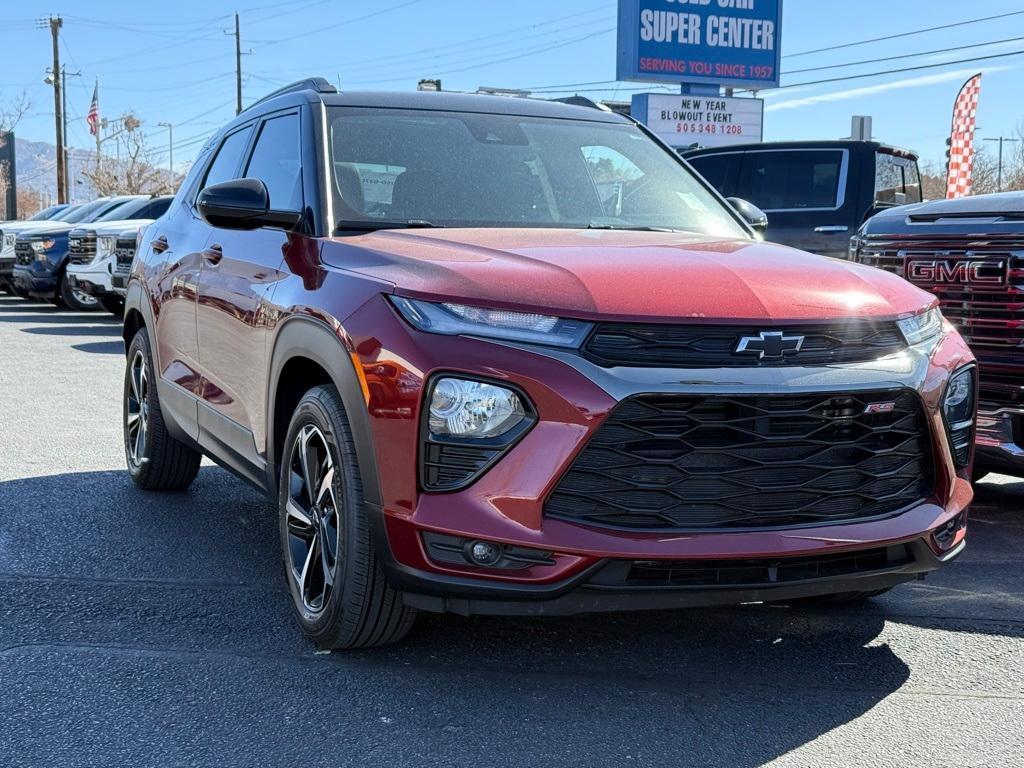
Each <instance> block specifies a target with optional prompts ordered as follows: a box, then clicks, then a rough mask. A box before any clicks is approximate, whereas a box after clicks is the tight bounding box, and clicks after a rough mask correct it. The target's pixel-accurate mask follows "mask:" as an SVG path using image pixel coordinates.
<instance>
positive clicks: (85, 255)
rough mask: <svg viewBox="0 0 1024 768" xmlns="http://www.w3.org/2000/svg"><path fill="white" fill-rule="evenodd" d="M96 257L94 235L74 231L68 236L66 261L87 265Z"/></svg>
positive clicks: (92, 233)
mask: <svg viewBox="0 0 1024 768" xmlns="http://www.w3.org/2000/svg"><path fill="white" fill-rule="evenodd" d="M95 256H96V233H95V232H89V231H76V232H72V233H71V234H70V235H69V236H68V261H70V262H71V263H72V264H88V263H90V262H91V261H92V260H93V258H94V257H95Z"/></svg>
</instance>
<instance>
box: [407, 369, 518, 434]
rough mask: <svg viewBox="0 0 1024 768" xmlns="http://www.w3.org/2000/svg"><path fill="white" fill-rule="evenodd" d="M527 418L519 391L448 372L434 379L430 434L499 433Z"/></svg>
mask: <svg viewBox="0 0 1024 768" xmlns="http://www.w3.org/2000/svg"><path fill="white" fill-rule="evenodd" d="M525 418H526V409H525V408H524V407H523V403H522V401H521V400H520V399H519V395H518V394H516V392H514V391H513V390H511V389H506V388H505V387H501V386H498V385H497V384H488V383H487V382H483V381H473V380H471V379H459V378H455V377H451V376H445V377H444V378H440V379H437V380H436V381H435V382H434V388H433V391H432V393H431V397H430V417H429V419H428V422H427V424H428V428H429V429H430V434H432V435H439V436H444V437H469V438H486V437H498V436H500V435H504V434H505V433H506V432H508V431H509V430H511V429H512V428H514V427H515V426H516V425H517V424H519V423H520V422H522V421H523V419H525Z"/></svg>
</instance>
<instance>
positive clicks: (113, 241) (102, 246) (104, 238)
mask: <svg viewBox="0 0 1024 768" xmlns="http://www.w3.org/2000/svg"><path fill="white" fill-rule="evenodd" d="M116 247H117V235H100V236H99V237H97V238H96V258H97V260H99V259H105V258H107V257H109V256H110V254H112V253H113V252H114V249H115V248H116Z"/></svg>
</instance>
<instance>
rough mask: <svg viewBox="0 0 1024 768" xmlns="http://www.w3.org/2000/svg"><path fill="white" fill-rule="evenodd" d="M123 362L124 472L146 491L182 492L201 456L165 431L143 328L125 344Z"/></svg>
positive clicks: (195, 469) (150, 352)
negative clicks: (126, 471)
mask: <svg viewBox="0 0 1024 768" xmlns="http://www.w3.org/2000/svg"><path fill="white" fill-rule="evenodd" d="M127 359H128V364H127V366H126V367H125V373H124V397H123V412H124V418H123V420H122V422H123V427H124V453H125V461H126V462H127V464H128V473H129V474H130V475H131V477H132V480H133V481H134V483H135V485H137V486H138V487H139V488H142V489H143V490H146V491H181V490H184V489H185V488H188V486H189V485H190V484H191V483H192V481H193V480H195V478H196V475H197V474H198V473H199V462H200V461H201V460H202V454H200V453H199V452H198V451H196V450H194V449H193V448H192V447H191V446H188V445H185V444H184V443H182V442H180V441H178V440H176V439H175V438H173V437H172V436H171V435H170V433H169V432H168V431H167V426H166V424H165V423H164V417H163V413H162V412H161V410H160V400H159V398H158V396H157V391H156V384H155V382H156V376H155V374H154V373H153V371H154V366H153V354H152V350H151V348H150V345H149V335H148V334H147V333H146V329H145V328H140V329H139V331H138V333H136V334H135V337H134V338H133V339H132V342H131V344H129V345H128V358H127ZM140 435H141V437H140Z"/></svg>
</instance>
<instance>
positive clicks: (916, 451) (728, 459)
mask: <svg viewBox="0 0 1024 768" xmlns="http://www.w3.org/2000/svg"><path fill="white" fill-rule="evenodd" d="M932 476H933V473H932V461H931V445H930V441H929V437H928V429H927V423H926V420H925V416H924V413H923V410H922V408H921V404H920V402H919V400H918V398H917V395H916V394H915V393H914V392H912V391H911V390H890V391H881V392H872V393H863V394H856V395H835V394H817V395H750V396H726V397H723V396H708V395H640V396H637V397H633V398H630V399H628V400H625V401H623V402H622V403H620V404H619V406H618V407H616V409H615V410H614V411H613V412H612V413H611V415H609V417H608V418H607V420H606V421H605V423H604V424H603V425H602V426H601V427H600V428H599V429H598V431H597V432H596V433H595V434H594V436H593V437H592V438H591V440H590V442H589V443H588V444H587V445H586V447H585V448H584V449H583V451H582V452H581V453H580V455H579V456H578V457H577V458H576V460H575V462H574V463H573V465H572V466H571V467H570V469H569V470H568V472H566V473H565V475H564V476H563V477H562V479H561V480H560V482H559V484H558V486H557V488H556V489H555V491H554V493H553V494H552V495H551V497H550V498H549V499H548V502H547V504H546V506H545V514H546V515H548V516H551V517H560V518H567V519H570V520H573V521H578V522H585V523H592V524H597V525H606V526H614V527H622V528H640V529H652V530H664V529H708V528H734V529H742V528H771V527H782V526H792V525H804V524H815V523H826V522H846V521H855V520H859V519H865V518H873V517H879V516H882V515H887V514H891V513H894V512H896V511H898V510H900V509H902V508H904V507H907V506H909V505H911V504H913V503H915V502H919V501H921V500H923V499H925V498H926V497H927V496H928V495H929V494H930V493H931V491H932Z"/></svg>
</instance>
